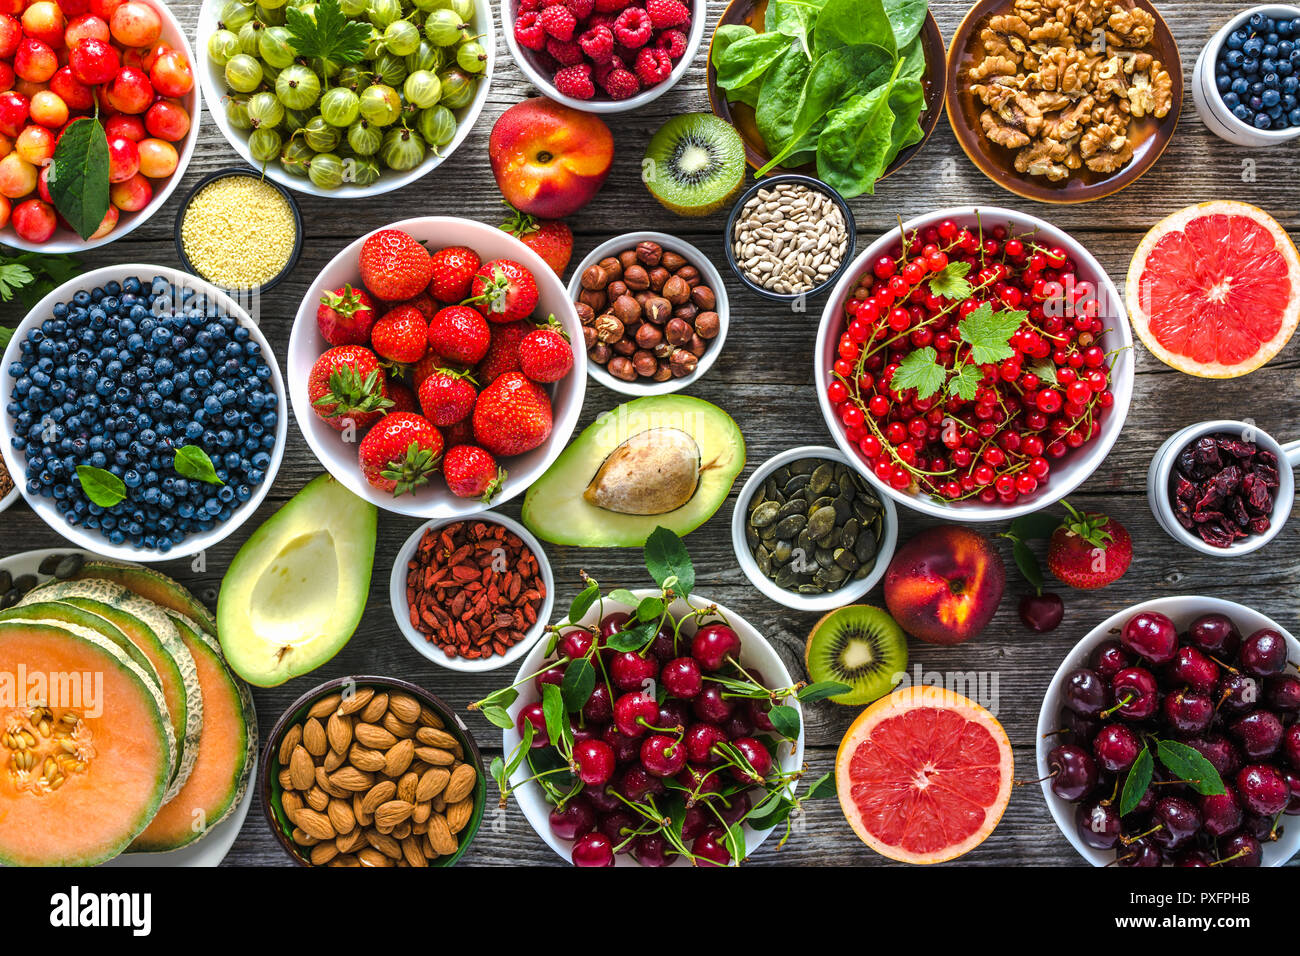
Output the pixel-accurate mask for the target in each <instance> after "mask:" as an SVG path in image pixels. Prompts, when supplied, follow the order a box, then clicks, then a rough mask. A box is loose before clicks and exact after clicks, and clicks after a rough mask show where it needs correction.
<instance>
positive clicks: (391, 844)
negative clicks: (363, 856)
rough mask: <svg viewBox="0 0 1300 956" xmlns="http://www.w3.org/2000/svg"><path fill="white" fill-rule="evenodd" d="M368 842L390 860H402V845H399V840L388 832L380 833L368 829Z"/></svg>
mask: <svg viewBox="0 0 1300 956" xmlns="http://www.w3.org/2000/svg"><path fill="white" fill-rule="evenodd" d="M366 842H367V843H369V844H370V845H371V846H372V847H374V848H375V849H376V850H378V851H379V852H380V853H382V854H383V855H384V856H386V857H388V858H389V859H390V860H400V859H401V858H402V848H401V846H400V845H398V842H397V841H396V840H394V839H393V838H392V837H391V836H389V835H388V834H387V833H378V832H376V831H375V830H367V831H366Z"/></svg>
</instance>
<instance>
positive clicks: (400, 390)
mask: <svg viewBox="0 0 1300 956" xmlns="http://www.w3.org/2000/svg"><path fill="white" fill-rule="evenodd" d="M387 394H388V399H389V401H391V402H392V403H393V407H392V408H390V409H389V410H388V414H390V415H391V414H393V413H394V412H414V411H417V410H418V409H417V407H416V403H415V393H414V392H413V391H411V387H410V386H409V385H406V384H404V383H402V382H399V381H397V380H396V379H391V378H390V379H389V380H388V388H387Z"/></svg>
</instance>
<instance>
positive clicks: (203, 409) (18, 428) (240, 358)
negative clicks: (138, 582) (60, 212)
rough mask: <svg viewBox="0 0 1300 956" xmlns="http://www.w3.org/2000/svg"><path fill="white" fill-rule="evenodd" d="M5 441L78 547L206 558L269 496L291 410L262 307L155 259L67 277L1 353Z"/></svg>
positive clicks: (31, 495) (7, 455)
mask: <svg viewBox="0 0 1300 956" xmlns="http://www.w3.org/2000/svg"><path fill="white" fill-rule="evenodd" d="M0 404H2V405H3V409H2V410H0V453H3V455H4V461H5V465H6V467H7V468H8V470H9V473H10V475H11V476H12V477H13V481H14V484H15V485H16V486H17V488H18V490H19V491H20V492H21V494H22V496H23V497H24V498H25V499H26V500H27V502H28V504H29V505H31V507H32V510H33V511H35V512H36V513H37V514H38V515H40V516H41V518H42V519H43V520H44V521H45V522H46V523H47V524H48V525H50V527H51V528H53V529H54V530H55V531H57V532H58V533H59V534H61V535H62V536H63V537H64V538H66V539H67V540H69V541H70V542H72V543H73V544H74V545H77V546H78V547H81V548H85V549H86V550H88V551H92V552H95V553H96V554H101V555H104V556H106V557H111V558H118V559H121V560H128V561H161V560H165V559H168V558H180V557H185V556H188V555H192V554H196V553H198V552H199V551H201V550H203V549H205V548H209V547H212V546H213V545H215V544H216V543H217V542H219V541H221V540H223V539H224V538H225V537H227V536H228V535H229V534H231V533H232V532H233V531H235V529H237V528H238V527H239V526H240V525H241V524H243V523H244V521H246V520H247V519H248V518H250V517H251V516H252V515H253V513H254V512H255V511H256V510H257V506H258V505H259V504H261V502H262V500H263V499H264V498H265V497H266V493H267V491H268V490H269V489H270V487H271V484H272V482H273V481H274V480H275V475H276V472H277V470H278V469H279V467H280V462H281V459H282V458H283V456H284V446H285V441H286V438H287V436H288V420H289V415H288V411H289V410H288V406H287V404H286V401H285V390H284V379H283V378H282V376H281V374H280V369H279V367H278V366H277V365H276V361H275V356H274V355H272V353H271V347H270V345H269V344H268V343H267V341H266V338H265V337H264V336H263V335H262V333H261V331H260V330H259V329H258V327H257V324H256V323H255V322H254V321H253V318H252V317H251V316H250V315H249V314H248V312H246V311H245V310H244V309H243V308H242V307H241V306H240V305H239V304H238V303H237V302H235V301H234V300H233V299H231V298H230V297H229V296H228V295H226V294H225V293H224V292H222V291H221V290H220V289H218V288H217V287H216V286H214V285H211V284H210V283H208V282H205V281H203V280H202V279H198V278H196V277H195V276H192V275H188V274H186V273H184V272H180V271H178V270H176V269H169V268H167V267H165V266H157V265H120V266H109V267H106V268H103V269H96V270H94V271H91V272H87V273H85V274H84V275H80V276H77V277H76V278H74V279H72V280H71V281H69V282H67V283H65V284H64V285H62V286H60V287H58V288H57V289H55V290H54V291H52V292H51V293H50V294H49V295H47V296H46V297H45V298H44V299H42V300H41V301H40V302H38V303H37V304H36V307H35V308H34V309H32V310H31V312H29V313H28V315H27V317H26V318H25V319H23V321H22V322H21V323H20V324H19V325H18V328H17V329H16V330H15V331H14V334H13V338H12V340H11V341H10V342H9V345H8V348H6V350H5V353H4V359H3V361H0Z"/></svg>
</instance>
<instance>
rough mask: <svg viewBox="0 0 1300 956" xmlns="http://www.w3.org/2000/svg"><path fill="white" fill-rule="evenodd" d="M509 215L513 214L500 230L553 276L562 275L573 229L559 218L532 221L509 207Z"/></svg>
mask: <svg viewBox="0 0 1300 956" xmlns="http://www.w3.org/2000/svg"><path fill="white" fill-rule="evenodd" d="M507 205H508V204H507ZM510 212H511V213H512V214H513V215H512V216H511V217H510V218H509V219H507V220H506V221H505V222H503V223H502V224H501V228H502V229H504V230H505V231H506V232H508V233H510V235H512V236H514V237H515V238H516V239H518V240H519V241H520V242H522V243H523V244H524V245H526V246H527V247H528V248H529V249H531V250H533V252H535V253H537V254H538V255H539V256H541V257H542V260H543V261H544V262H545V263H546V264H547V265H548V266H550V267H551V268H552V269H554V270H555V274H556V275H557V276H562V275H564V268H565V266H567V265H568V264H569V259H570V258H571V257H572V256H573V230H572V229H570V228H569V224H568V223H567V222H565V221H564V220H563V219H535V218H533V217H532V216H530V215H528V213H526V212H520V211H519V210H518V209H515V208H514V207H513V206H511V207H510Z"/></svg>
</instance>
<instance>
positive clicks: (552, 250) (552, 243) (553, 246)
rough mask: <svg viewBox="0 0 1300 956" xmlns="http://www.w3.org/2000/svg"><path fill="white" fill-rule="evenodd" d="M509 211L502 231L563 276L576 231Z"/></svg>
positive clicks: (558, 222)
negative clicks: (509, 215)
mask: <svg viewBox="0 0 1300 956" xmlns="http://www.w3.org/2000/svg"><path fill="white" fill-rule="evenodd" d="M571 69H577V67H571ZM588 70H590V67H588ZM561 72H563V70H562V71H561ZM510 211H511V212H512V213H513V215H512V216H511V217H510V218H509V219H507V220H506V221H505V222H503V223H502V224H501V228H502V229H504V230H505V231H506V232H508V233H510V235H512V236H514V237H515V238H517V239H518V240H519V241H520V242H522V243H523V244H524V245H526V246H527V247H528V248H529V249H531V250H533V252H535V253H537V254H538V255H539V256H541V257H542V259H543V260H545V262H546V264H547V265H548V266H550V267H551V268H552V269H554V270H555V274H556V275H557V276H562V275H564V268H565V266H567V265H568V264H569V259H570V258H571V257H572V256H573V230H572V229H570V228H569V224H568V223H567V222H565V221H564V220H563V219H535V218H534V217H532V216H530V215H528V213H526V212H520V211H519V210H518V209H515V208H514V207H513V206H512V207H510Z"/></svg>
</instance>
